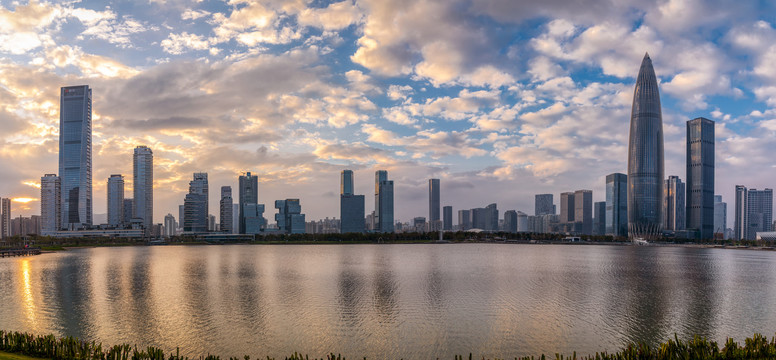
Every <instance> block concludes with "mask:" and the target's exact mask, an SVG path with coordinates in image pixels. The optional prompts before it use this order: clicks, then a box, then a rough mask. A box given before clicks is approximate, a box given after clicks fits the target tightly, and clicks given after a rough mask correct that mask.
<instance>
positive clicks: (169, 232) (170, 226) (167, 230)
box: [164, 214, 177, 237]
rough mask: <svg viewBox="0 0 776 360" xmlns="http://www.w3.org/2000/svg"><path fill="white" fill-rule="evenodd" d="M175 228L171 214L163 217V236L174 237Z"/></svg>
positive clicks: (173, 217)
mask: <svg viewBox="0 0 776 360" xmlns="http://www.w3.org/2000/svg"><path fill="white" fill-rule="evenodd" d="M176 228H177V224H176V223H175V216H172V214H167V216H165V217H164V236H165V237H171V236H175V235H176V234H175V229H176Z"/></svg>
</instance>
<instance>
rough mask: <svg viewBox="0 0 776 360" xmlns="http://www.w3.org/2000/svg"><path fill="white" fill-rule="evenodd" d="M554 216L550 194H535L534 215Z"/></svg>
mask: <svg viewBox="0 0 776 360" xmlns="http://www.w3.org/2000/svg"><path fill="white" fill-rule="evenodd" d="M549 214H555V207H554V206H553V203H552V194H537V195H536V196H535V199H534V215H536V216H541V215H549Z"/></svg>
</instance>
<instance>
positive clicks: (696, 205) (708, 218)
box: [686, 117, 714, 240]
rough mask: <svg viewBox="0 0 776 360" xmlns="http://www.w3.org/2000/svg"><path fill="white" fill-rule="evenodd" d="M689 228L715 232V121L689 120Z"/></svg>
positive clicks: (708, 233)
mask: <svg viewBox="0 0 776 360" xmlns="http://www.w3.org/2000/svg"><path fill="white" fill-rule="evenodd" d="M686 205H687V212H686V216H687V229H692V230H695V231H697V232H698V235H699V236H700V238H701V239H703V240H707V239H711V238H712V236H713V235H714V121H711V120H709V119H706V118H702V117H700V118H696V119H693V120H690V121H688V122H687V202H686Z"/></svg>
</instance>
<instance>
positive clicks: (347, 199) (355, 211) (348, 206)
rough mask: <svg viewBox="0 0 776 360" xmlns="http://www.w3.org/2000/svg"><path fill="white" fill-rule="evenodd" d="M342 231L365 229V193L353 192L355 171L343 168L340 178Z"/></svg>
mask: <svg viewBox="0 0 776 360" xmlns="http://www.w3.org/2000/svg"><path fill="white" fill-rule="evenodd" d="M340 181H341V184H340V232H341V233H343V234H345V233H362V232H364V230H366V229H365V221H364V212H365V211H366V210H365V205H364V202H365V200H364V199H365V197H364V195H355V194H353V186H354V179H353V171H352V170H342V174H341V178H340Z"/></svg>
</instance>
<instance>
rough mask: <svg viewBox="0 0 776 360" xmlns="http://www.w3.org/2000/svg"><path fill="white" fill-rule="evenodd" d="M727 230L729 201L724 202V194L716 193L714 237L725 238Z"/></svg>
mask: <svg viewBox="0 0 776 360" xmlns="http://www.w3.org/2000/svg"><path fill="white" fill-rule="evenodd" d="M725 230H727V203H724V202H722V195H714V237H715V238H716V237H721V238H723V239H724V238H725Z"/></svg>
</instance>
